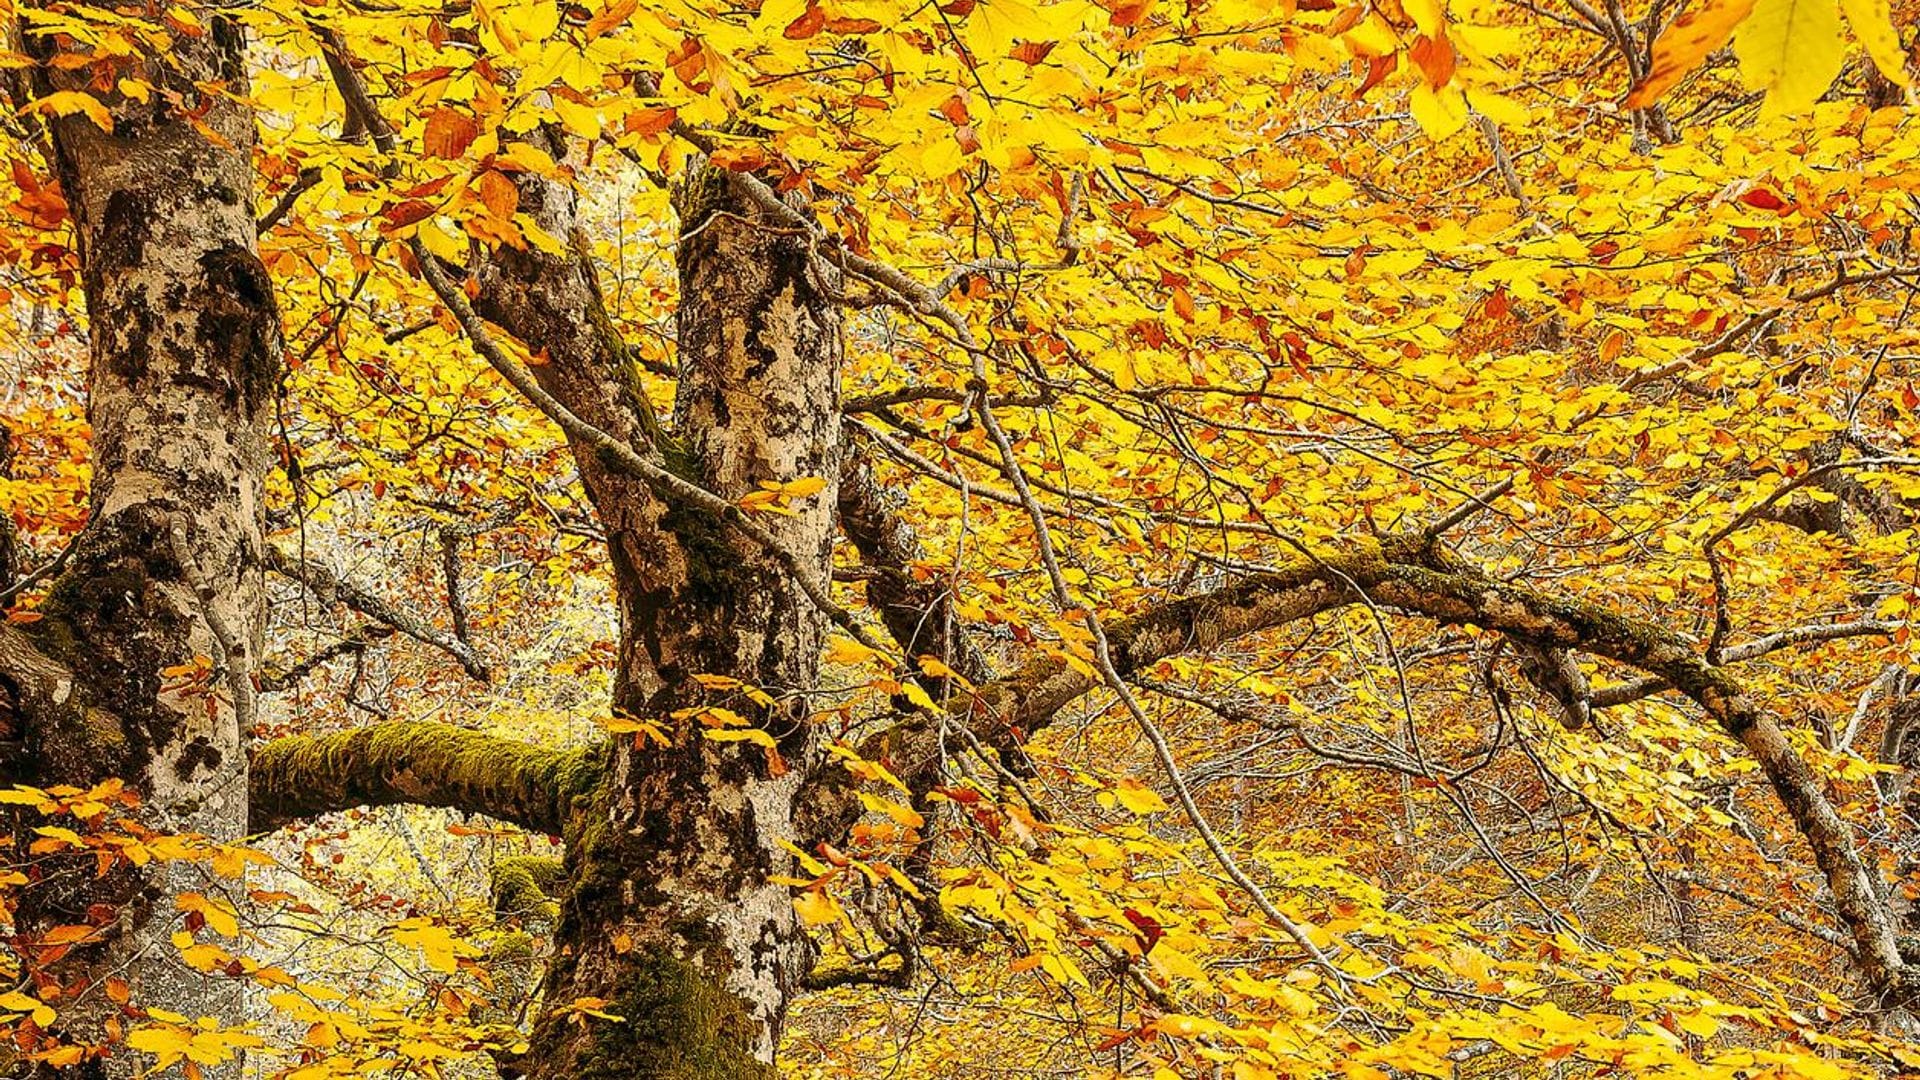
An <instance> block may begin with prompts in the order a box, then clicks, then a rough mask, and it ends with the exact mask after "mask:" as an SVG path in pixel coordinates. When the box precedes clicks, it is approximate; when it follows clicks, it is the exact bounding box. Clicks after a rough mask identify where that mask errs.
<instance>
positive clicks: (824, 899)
mask: <svg viewBox="0 0 1920 1080" xmlns="http://www.w3.org/2000/svg"><path fill="white" fill-rule="evenodd" d="M793 910H794V911H796V912H799V914H800V921H801V922H803V923H806V924H807V925H808V926H825V925H827V924H828V923H830V922H835V921H838V920H839V918H840V905H839V904H837V903H835V902H834V899H833V897H831V896H828V895H827V894H826V892H825V891H823V890H821V889H809V890H807V891H806V892H803V893H801V894H800V895H799V896H796V897H794V898H793Z"/></svg>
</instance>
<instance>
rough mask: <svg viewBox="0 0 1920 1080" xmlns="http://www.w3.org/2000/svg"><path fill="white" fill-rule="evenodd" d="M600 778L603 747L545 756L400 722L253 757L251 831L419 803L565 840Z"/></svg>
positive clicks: (304, 738) (486, 738) (279, 746)
mask: <svg viewBox="0 0 1920 1080" xmlns="http://www.w3.org/2000/svg"><path fill="white" fill-rule="evenodd" d="M600 778H601V755H600V753H599V751H598V750H597V749H588V750H545V749H541V748H540V747H537V746H533V745H530V744H528V743H523V742H520V741H518V740H516V739H501V738H496V737H494V736H492V735H483V734H481V733H480V732H477V731H468V730H467V729H465V728H457V727H454V726H452V725H450V724H435V723H426V722H419V721H403V722H399V723H392V724H376V725H374V726H372V727H365V728H358V729H355V730H353V731H343V732H340V733H339V734H335V735H321V736H313V735H296V736H293V737H290V738H285V739H275V740H274V741H272V742H270V743H268V744H267V745H265V746H263V747H261V748H260V749H259V750H257V751H255V752H254V755H253V760H252V763H251V766H250V773H249V778H248V798H249V802H250V804H251V818H250V819H249V822H248V826H247V827H248V831H249V832H266V831H268V830H270V829H277V828H279V827H280V826H282V825H286V824H289V823H291V822H294V821H297V820H299V819H301V818H306V817H312V816H314V815H317V814H325V813H329V812H332V811H335V810H348V809H351V808H353V807H356V806H391V805H395V804H398V803H413V804H416V805H419V806H444V807H449V808H452V809H456V810H465V811H468V812H470V813H476V814H485V815H487V816H488V817H492V818H498V819H499V820H501V821H505V822H508V823H509V824H513V825H518V826H520V827H521V828H523V829H527V830H530V831H533V832H542V833H547V834H549V835H552V836H558V835H560V834H561V833H562V832H563V831H564V830H565V827H566V824H567V820H568V818H569V817H571V816H572V812H573V802H574V799H575V798H576V797H578V796H582V795H585V794H587V793H588V792H589V791H591V790H592V789H593V788H594V787H595V786H596V785H597V784H598V783H599V782H600Z"/></svg>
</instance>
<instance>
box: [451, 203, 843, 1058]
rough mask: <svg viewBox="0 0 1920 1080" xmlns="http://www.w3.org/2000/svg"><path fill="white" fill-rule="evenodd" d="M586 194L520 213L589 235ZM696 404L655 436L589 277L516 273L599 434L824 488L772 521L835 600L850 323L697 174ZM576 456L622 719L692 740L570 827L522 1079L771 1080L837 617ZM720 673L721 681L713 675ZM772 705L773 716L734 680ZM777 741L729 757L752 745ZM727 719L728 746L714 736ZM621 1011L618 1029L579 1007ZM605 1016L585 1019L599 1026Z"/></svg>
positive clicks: (687, 325) (577, 265) (736, 541)
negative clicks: (614, 626) (801, 835)
mask: <svg viewBox="0 0 1920 1080" xmlns="http://www.w3.org/2000/svg"><path fill="white" fill-rule="evenodd" d="M565 198H566V197H565V196H564V194H562V193H560V192H558V191H557V190H556V189H554V188H553V187H551V186H548V185H544V184H539V183H534V182H529V183H528V184H527V185H526V186H525V187H523V203H522V205H523V206H533V207H535V208H537V211H538V212H543V213H544V215H545V219H544V220H543V224H547V225H549V227H551V228H556V229H557V230H559V231H562V232H563V233H564V232H567V231H570V229H571V207H570V206H565V205H559V201H561V200H564V199H565ZM680 208H681V219H682V235H683V237H684V238H685V239H684V240H683V242H682V244H681V246H680V250H679V259H680V283H681V298H682V299H681V309H680V315H679V331H680V335H679V337H680V355H679V365H680V384H679V388H678V396H677V404H676V408H675V410H674V413H675V415H674V424H673V430H672V432H671V433H668V432H663V431H661V430H660V426H659V425H658V424H657V423H655V422H653V420H652V417H651V415H650V414H649V413H648V412H647V406H646V405H645V403H644V402H643V401H642V400H641V399H640V395H639V394H638V392H637V391H636V390H635V389H634V377H635V376H634V372H633V370H632V368H631V365H630V363H629V361H628V359H627V357H626V356H625V355H624V350H623V349H622V348H620V347H619V346H618V344H617V338H616V337H615V336H614V335H613V334H612V333H611V331H610V330H608V329H607V328H606V327H605V324H604V316H603V315H601V314H600V313H599V311H598V298H597V294H596V293H595V291H594V289H593V286H592V281H591V278H590V276H589V275H588V274H587V273H586V271H585V270H584V264H583V261H573V262H571V263H568V262H566V261H563V260H559V259H554V258H553V257H551V256H546V255H540V254H537V253H504V254H502V255H501V256H498V257H496V259H495V261H494V262H493V263H492V265H491V266H490V268H489V269H488V271H487V272H486V274H485V276H484V278H483V288H482V290H481V297H482V300H481V309H482V311H483V312H484V313H485V314H487V316H488V317H489V318H492V319H494V320H495V321H497V322H503V323H506V324H508V325H512V326H514V327H515V329H516V330H519V331H520V332H521V333H522V334H523V337H524V339H525V340H527V342H528V344H529V345H531V346H533V347H535V348H542V347H544V348H546V349H547V350H548V353H549V356H550V357H552V359H551V360H550V361H549V362H548V363H546V364H543V365H541V366H540V368H539V369H538V371H537V372H536V374H537V376H538V377H539V378H540V380H541V383H542V386H543V387H544V388H546V389H547V390H548V392H549V393H551V394H553V396H554V397H555V398H556V399H558V400H560V401H562V402H564V403H565V404H566V405H567V406H568V407H569V408H571V409H572V410H573V411H574V412H576V413H577V414H578V415H580V416H581V417H583V418H584V419H587V420H588V421H590V422H592V423H594V424H595V426H598V427H600V428H601V429H602V430H605V431H607V432H609V433H610V434H614V435H615V436H617V437H618V438H620V439H621V440H623V441H625V442H627V443H629V444H630V445H633V446H635V447H636V448H637V449H641V450H643V451H651V452H652V453H653V454H655V455H656V457H657V459H658V460H660V461H661V462H662V463H663V464H664V465H665V466H666V467H667V468H669V469H670V470H672V471H673V472H675V473H676V474H678V475H680V476H681V477H683V478H684V479H687V480H689V481H691V482H693V483H695V484H698V485H699V486H700V487H702V488H704V489H706V490H708V491H710V492H713V493H715V494H717V495H719V496H721V497H722V498H725V499H727V500H729V501H737V500H739V499H740V498H741V497H743V496H745V495H747V494H749V493H751V492H754V491H756V490H759V489H760V487H761V485H762V484H763V483H773V482H787V481H793V480H798V479H801V478H804V477H819V478H822V479H823V480H825V481H826V485H827V486H826V489H825V490H824V491H822V492H820V493H818V494H816V495H813V496H810V497H806V498H802V499H799V500H796V501H795V503H794V505H793V507H792V509H793V510H794V513H793V515H792V516H790V517H789V516H775V515H768V516H765V517H764V518H762V519H761V523H762V524H763V525H764V527H765V528H766V529H767V530H768V531H769V532H770V533H772V534H773V535H774V537H775V538H776V539H777V540H778V542H779V543H780V544H781V545H783V546H784V547H785V548H786V549H787V550H788V551H791V552H793V553H794V554H795V555H797V556H798V557H799V558H800V559H801V560H802V561H803V562H804V563H806V564H808V565H810V566H811V567H812V569H813V571H814V573H815V574H816V575H817V579H818V580H826V578H827V573H828V569H829V562H830V558H831V554H832V546H833V531H834V487H835V484H836V482H837V479H838V453H839V439H840V423H839V368H840V359H841V355H840V325H839V318H838V314H837V312H836V311H835V309H834V307H833V305H832V301H831V299H830V296H829V294H828V292H827V289H826V287H824V286H823V284H822V283H821V282H820V281H819V280H818V278H817V274H818V273H819V272H820V271H818V270H817V269H816V268H812V267H810V266H809V255H808V248H807V244H806V241H805V239H804V238H802V237H795V236H792V235H791V234H790V232H789V231H784V230H779V229H776V228H773V227H772V226H770V225H769V224H768V223H767V222H765V221H764V220H763V219H762V217H761V214H760V213H759V211H757V210H755V209H753V208H752V207H751V206H750V205H748V204H747V203H746V202H745V201H744V200H739V199H737V198H736V197H735V196H734V195H733V194H732V193H731V191H730V188H729V185H728V184H727V183H726V181H725V178H724V176H722V175H719V174H710V173H706V172H704V171H701V172H699V173H697V174H696V178H695V179H694V181H693V182H691V183H690V184H689V185H688V187H687V188H686V189H685V191H684V192H683V193H682V197H681V199H680ZM576 451H580V453H579V458H580V465H581V473H582V478H583V481H584V483H585V485H586V487H587V490H588V494H589V497H590V498H592V500H593V501H594V503H595V506H596V508H597V509H598V511H599V513H600V516H601V518H602V520H603V522H604V523H605V525H606V526H607V529H608V533H609V548H610V552H611V556H612V563H613V569H614V578H615V587H616V589H617V591H618V594H619V598H620V615H621V642H620V654H619V655H620V665H621V666H620V670H619V672H618V673H617V678H616V681H615V700H614V703H613V704H614V708H615V709H616V711H619V712H623V713H627V714H631V715H635V716H642V717H647V718H649V719H654V720H657V721H658V722H660V723H661V724H662V725H663V726H664V727H665V728H666V729H667V730H668V732H669V738H670V741H671V745H669V746H665V747H661V746H658V745H655V744H654V743H652V742H645V743H643V744H642V745H635V744H633V743H630V742H622V743H620V744H619V745H618V746H617V747H616V748H615V750H614V752H613V756H612V759H611V762H610V765H609V769H608V775H607V778H606V781H605V783H604V785H603V786H602V787H601V788H600V790H599V792H598V794H597V796H596V798H595V799H594V801H593V802H592V804H591V805H590V806H587V807H585V808H584V809H582V810H581V811H579V812H577V813H576V815H575V817H574V819H573V821H572V823H571V824H570V825H569V828H568V830H567V832H568V835H567V837H566V839H567V875H566V878H567V884H566V892H565V894H564V895H563V896H562V897H560V901H561V921H560V926H559V928H558V930H557V938H558V942H557V943H558V949H557V958H556V960H555V961H554V963H553V965H552V967H551V969H550V970H549V971H548V973H547V976H546V980H545V986H544V990H543V993H544V1000H545V1011H544V1015H542V1016H541V1017H540V1019H539V1020H538V1021H537V1022H536V1024H535V1027H534V1032H533V1036H532V1049H531V1051H530V1052H529V1053H528V1054H527V1055H526V1056H525V1058H524V1059H523V1061H522V1063H521V1066H520V1067H521V1068H522V1069H523V1070H524V1071H525V1072H526V1073H527V1074H528V1075H531V1076H534V1077H541V1078H545V1077H554V1078H559V1077H568V1078H594V1077H634V1076H645V1077H710V1076H714V1077H717V1076H727V1077H731V1078H740V1077H753V1076H771V1075H772V1070H771V1062H772V1059H773V1052H774V1047H775V1044H776V1042H777V1040H778V1036H779V1029H780V1024H781V1021H782V1018H783V1017H784V1014H785V1011H786V1006H787V1002H788V999H789V997H790V995H791V994H792V993H793V991H794V990H795V989H796V987H797V986H798V984H799V981H800V980H801V978H802V977H803V976H804V975H805V974H806V971H807V969H808V967H809V964H810V961H811V958H812V956H811V946H810V945H809V943H808V941H807V939H806V936H805V935H804V933H802V928H801V927H800V925H799V923H798V920H797V918H796V916H795V914H794V911H793V906H792V902H791V898H790V890H789V889H788V888H787V887H786V886H784V885H781V884H777V883H776V882H775V881H774V879H775V878H777V877H779V876H781V875H788V874H791V873H792V872H793V868H792V859H791V855H790V854H789V852H788V850H787V849H786V847H785V846H783V845H784V844H789V843H793V842H795V841H796V840H798V832H797V830H796V829H795V827H794V824H793V819H794V806H795V801H796V798H797V796H798V794H799V791H800V785H801V781H802V779H803V777H804V776H805V775H806V774H807V772H808V771H809V770H810V769H811V768H812V767H813V766H814V765H815V763H816V759H817V757H818V753H817V750H816V746H815V739H814V737H813V734H812V732H811V730H810V728H809V725H808V704H807V702H808V698H807V695H808V693H809V692H810V691H812V690H813V689H814V688H815V684H816V677H817V671H818V657H819V653H820V649H821V645H822V634H823V631H824V619H823V617H822V615H821V613H820V612H819V611H818V610H817V609H816V608H815V607H814V606H813V605H812V604H811V603H810V602H809V601H808V599H807V597H806V595H805V594H804V593H803V592H802V591H801V589H800V587H799V585H798V583H797V582H795V581H794V580H793V579H792V577H791V575H790V574H788V573H787V572H786V570H785V569H784V568H783V567H782V566H781V564H780V562H779V561H778V560H777V559H776V558H775V557H773V556H772V555H771V554H770V553H769V552H768V551H767V550H766V549H765V548H764V547H763V546H761V545H760V544H757V543H755V542H753V541H751V540H748V539H747V538H745V537H743V536H741V535H739V534H738V533H737V532H736V531H733V530H730V529H728V528H727V527H726V526H725V525H724V524H723V523H722V522H720V521H718V520H716V519H715V518H714V517H713V516H712V515H710V514H708V513H706V512H704V511H701V510H697V509H692V508H688V507H684V506H679V505H676V504H674V503H673V502H671V501H670V500H668V499H662V498H661V497H660V496H659V495H658V494H657V493H655V492H653V491H652V490H650V489H649V488H648V487H647V486H646V485H645V484H644V483H642V482H640V481H638V480H636V479H634V478H633V477H632V476H631V475H630V474H628V473H625V472H622V471H621V470H620V469H619V467H618V465H617V463H612V462H604V461H601V460H600V459H599V457H598V456H597V455H596V454H595V453H593V452H591V451H590V450H588V449H587V448H585V447H582V446H579V445H576ZM701 676H706V677H708V678H705V679H702V678H700V677H701ZM713 676H718V677H721V678H722V679H728V680H737V681H738V684H744V685H745V686H748V687H753V688H755V689H756V690H760V691H764V692H765V693H766V694H770V695H772V696H773V698H774V699H775V703H774V704H772V705H770V706H769V705H765V704H764V699H759V700H760V701H761V702H762V703H759V704H756V698H755V697H753V696H751V695H748V694H746V693H743V692H742V691H741V690H739V689H737V688H734V685H732V684H728V683H725V682H720V681H717V680H715V679H714V678H711V677H713ZM712 707H719V708H721V709H724V710H728V711H730V712H731V713H732V714H734V716H737V717H739V718H743V719H744V720H745V721H746V722H747V724H748V725H750V726H751V727H752V728H754V729H757V730H758V731H761V732H765V733H766V734H767V736H769V737H771V739H772V740H773V742H774V747H772V748H767V747H763V746H762V745H760V744H759V743H758V742H756V741H752V740H741V739H738V738H733V739H725V738H722V739H715V738H711V737H709V736H710V735H713V734H721V735H723V736H724V735H727V734H730V733H731V732H733V731H735V730H738V727H737V723H736V722H735V721H733V719H732V717H728V716H727V715H726V714H725V713H705V712H702V710H704V709H707V708H712ZM723 720H724V721H725V723H726V724H727V725H732V726H714V725H716V724H721V723H722V722H723ZM583 998H592V999H599V1000H600V1001H603V1002H605V1003H606V1004H605V1005H603V1006H601V1008H602V1009H603V1010H604V1011H606V1012H610V1013H613V1014H615V1015H618V1016H620V1017H622V1018H623V1019H622V1020H620V1021H605V1020H595V1019H588V1018H582V1017H580V1016H577V1015H575V1014H574V1013H573V1011H572V1010H570V1009H569V1008H568V1006H569V1005H570V1004H571V1003H573V1002H575V1001H577V1000H580V999H583ZM583 1019H585V1022H584V1023H583V1022H582V1020H583Z"/></svg>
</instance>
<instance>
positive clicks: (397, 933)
mask: <svg viewBox="0 0 1920 1080" xmlns="http://www.w3.org/2000/svg"><path fill="white" fill-rule="evenodd" d="M393 940H394V941H396V942H398V943H399V944H401V945H406V946H410V947H412V948H416V949H419V950H420V954H421V955H422V956H424V957H425V958H426V961H427V966H428V967H430V968H432V969H434V970H435V971H445V972H451V971H453V970H454V969H456V968H458V967H459V966H460V962H459V959H458V958H457V956H456V952H457V946H456V945H455V942H454V940H453V935H452V934H451V933H450V932H449V931H448V930H447V928H446V927H444V926H435V925H433V924H432V923H430V922H428V921H427V920H425V919H408V920H406V921H405V922H403V923H401V924H399V925H398V926H395V927H394V928H393Z"/></svg>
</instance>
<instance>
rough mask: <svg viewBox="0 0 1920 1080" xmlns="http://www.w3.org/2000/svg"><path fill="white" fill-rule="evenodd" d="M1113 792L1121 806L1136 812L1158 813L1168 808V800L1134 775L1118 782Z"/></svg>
mask: <svg viewBox="0 0 1920 1080" xmlns="http://www.w3.org/2000/svg"><path fill="white" fill-rule="evenodd" d="M1113 794H1114V797H1115V798H1117V799H1119V800H1120V805H1121V806H1124V807H1126V808H1127V809H1128V810H1129V811H1131V812H1132V813H1135V814H1143V815H1144V814H1157V813H1159V812H1160V811H1162V810H1165V809H1166V808H1167V802H1166V800H1165V799H1162V798H1161V797H1160V795H1159V793H1158V792H1156V791H1154V790H1153V789H1152V788H1150V787H1148V786H1147V785H1145V784H1143V783H1141V782H1140V781H1138V780H1135V779H1133V778H1132V777H1128V778H1126V779H1125V780H1122V781H1120V783H1118V784H1116V785H1115V786H1114V789H1113Z"/></svg>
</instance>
